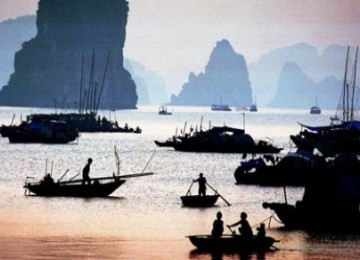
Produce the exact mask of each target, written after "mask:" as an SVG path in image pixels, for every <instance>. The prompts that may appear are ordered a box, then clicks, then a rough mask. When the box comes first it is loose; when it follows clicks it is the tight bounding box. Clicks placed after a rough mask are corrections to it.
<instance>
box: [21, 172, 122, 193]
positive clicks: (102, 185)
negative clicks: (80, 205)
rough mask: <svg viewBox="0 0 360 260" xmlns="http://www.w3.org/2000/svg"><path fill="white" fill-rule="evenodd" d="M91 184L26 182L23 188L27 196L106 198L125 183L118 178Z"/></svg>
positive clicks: (93, 181)
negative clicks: (27, 193) (31, 194)
mask: <svg viewBox="0 0 360 260" xmlns="http://www.w3.org/2000/svg"><path fill="white" fill-rule="evenodd" d="M91 181H92V184H91V185H88V184H82V179H79V180H73V181H62V182H53V183H46V182H44V181H40V182H26V183H25V185H24V188H25V189H26V190H28V192H29V194H30V193H33V194H35V195H38V196H46V197H54V196H60V197H84V198H89V197H106V196H108V195H110V194H111V193H113V192H114V191H115V190H116V189H117V188H119V187H120V186H121V185H122V184H124V183H125V180H124V179H122V178H121V177H120V176H114V177H102V178H92V179H91Z"/></svg>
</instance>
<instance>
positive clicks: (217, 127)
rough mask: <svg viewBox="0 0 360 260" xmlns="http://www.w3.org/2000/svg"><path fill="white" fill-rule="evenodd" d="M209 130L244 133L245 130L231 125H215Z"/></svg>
mask: <svg viewBox="0 0 360 260" xmlns="http://www.w3.org/2000/svg"><path fill="white" fill-rule="evenodd" d="M211 132H216V133H223V132H233V133H234V134H244V133H245V131H244V130H243V129H239V128H233V127H228V126H215V127H213V128H211Z"/></svg>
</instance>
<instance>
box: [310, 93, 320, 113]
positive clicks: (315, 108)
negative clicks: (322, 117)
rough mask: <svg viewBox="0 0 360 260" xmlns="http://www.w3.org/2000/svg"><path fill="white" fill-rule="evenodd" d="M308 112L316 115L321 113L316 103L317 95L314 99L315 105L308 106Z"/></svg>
mask: <svg viewBox="0 0 360 260" xmlns="http://www.w3.org/2000/svg"><path fill="white" fill-rule="evenodd" d="M310 114H316V115H318V114H321V109H320V108H319V107H318V105H317V97H316V101H315V106H312V107H311V108H310Z"/></svg>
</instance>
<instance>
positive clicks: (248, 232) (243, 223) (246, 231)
mask: <svg viewBox="0 0 360 260" xmlns="http://www.w3.org/2000/svg"><path fill="white" fill-rule="evenodd" d="M238 225H240V227H239V232H240V235H241V236H242V237H243V238H245V239H249V240H250V239H252V237H253V235H254V233H253V231H252V229H251V227H250V224H249V222H248V221H247V214H246V213H245V212H241V214H240V220H239V221H238V222H236V223H234V224H231V225H227V227H229V228H231V227H235V226H238Z"/></svg>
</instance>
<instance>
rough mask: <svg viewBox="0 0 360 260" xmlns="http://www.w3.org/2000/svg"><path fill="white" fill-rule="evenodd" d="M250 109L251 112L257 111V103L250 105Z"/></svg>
mask: <svg viewBox="0 0 360 260" xmlns="http://www.w3.org/2000/svg"><path fill="white" fill-rule="evenodd" d="M249 111H251V112H257V111H258V109H257V106H256V104H252V105H251V106H250V108H249Z"/></svg>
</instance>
